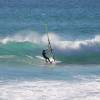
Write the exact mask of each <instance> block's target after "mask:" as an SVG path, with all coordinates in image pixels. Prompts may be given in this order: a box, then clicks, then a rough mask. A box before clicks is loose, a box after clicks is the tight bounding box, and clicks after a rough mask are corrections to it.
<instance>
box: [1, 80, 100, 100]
mask: <svg viewBox="0 0 100 100" xmlns="http://www.w3.org/2000/svg"><path fill="white" fill-rule="evenodd" d="M0 83H2V82H0ZM0 100H100V82H99V81H91V82H86V81H85V82H67V81H47V80H40V81H20V82H19V81H15V82H13V81H12V82H6V83H4V82H3V84H0Z"/></svg>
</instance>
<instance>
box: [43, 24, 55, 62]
mask: <svg viewBox="0 0 100 100" xmlns="http://www.w3.org/2000/svg"><path fill="white" fill-rule="evenodd" d="M45 26H46V34H47V38H48V48H49V49H50V52H51V54H52V57H53V59H54V61H55V57H54V53H53V49H52V46H51V42H50V38H49V33H48V31H47V30H48V29H47V24H45Z"/></svg>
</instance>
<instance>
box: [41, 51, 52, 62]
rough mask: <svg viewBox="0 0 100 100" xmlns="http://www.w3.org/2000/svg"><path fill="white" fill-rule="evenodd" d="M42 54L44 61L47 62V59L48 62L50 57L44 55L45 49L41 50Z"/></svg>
mask: <svg viewBox="0 0 100 100" xmlns="http://www.w3.org/2000/svg"><path fill="white" fill-rule="evenodd" d="M42 55H43V57H44V58H45V60H46V62H48V61H49V62H50V59H49V58H48V57H47V56H46V50H43V51H42Z"/></svg>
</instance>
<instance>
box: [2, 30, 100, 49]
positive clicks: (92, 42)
mask: <svg viewBox="0 0 100 100" xmlns="http://www.w3.org/2000/svg"><path fill="white" fill-rule="evenodd" d="M49 37H50V40H51V43H52V45H53V46H54V47H57V48H59V49H64V50H66V49H67V50H68V49H80V48H82V47H84V46H85V47H91V46H93V47H94V46H98V45H97V44H98V43H100V35H96V36H95V37H93V38H91V39H85V40H73V41H72V40H71V41H69V40H66V39H65V38H64V37H61V36H59V35H57V34H55V33H49ZM0 42H1V43H3V44H6V43H8V42H32V43H36V44H40V43H42V44H45V45H46V44H47V43H48V40H47V34H44V35H39V34H38V33H36V32H32V31H23V32H19V33H16V34H15V35H13V36H7V37H4V38H1V39H0Z"/></svg>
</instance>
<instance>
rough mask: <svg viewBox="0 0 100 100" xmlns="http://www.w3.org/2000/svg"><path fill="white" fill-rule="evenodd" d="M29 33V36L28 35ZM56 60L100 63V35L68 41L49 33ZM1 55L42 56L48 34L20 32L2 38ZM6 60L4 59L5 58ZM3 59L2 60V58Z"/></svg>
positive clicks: (0, 40) (0, 39)
mask: <svg viewBox="0 0 100 100" xmlns="http://www.w3.org/2000/svg"><path fill="white" fill-rule="evenodd" d="M27 33H28V34H27ZM49 37H50V40H51V44H52V46H53V48H54V50H55V55H56V58H57V59H58V60H60V61H63V62H64V63H100V62H99V61H100V53H99V52H100V35H96V36H94V37H92V38H87V39H76V40H67V39H66V38H64V37H61V36H60V35H57V34H55V33H49ZM0 43H1V44H0V48H1V49H0V55H1V56H3V55H7V56H8V55H16V56H25V55H29V56H32V57H33V58H34V56H35V55H41V51H42V49H43V48H46V47H47V43H48V41H47V34H43V35H39V34H38V33H36V32H32V31H26V32H21V33H20V32H19V33H16V34H15V35H13V36H6V37H1V38H0ZM3 58H4V57H3ZM0 59H1V58H0Z"/></svg>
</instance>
